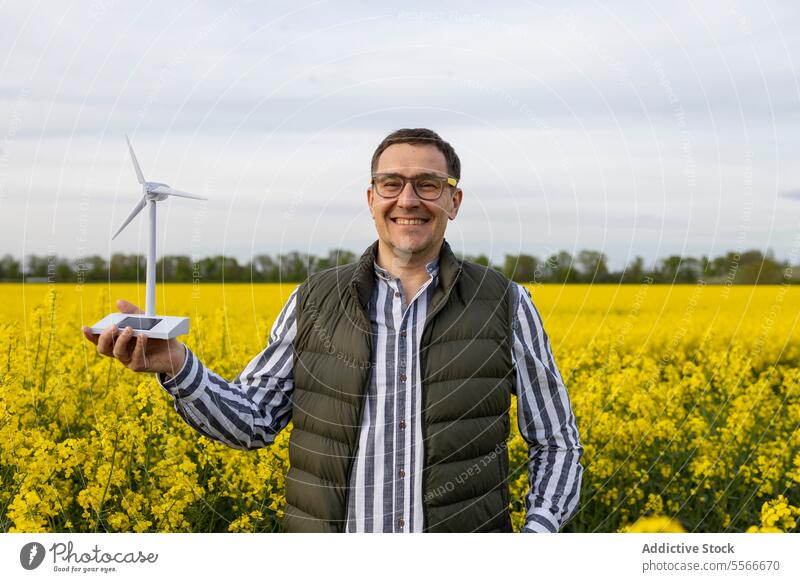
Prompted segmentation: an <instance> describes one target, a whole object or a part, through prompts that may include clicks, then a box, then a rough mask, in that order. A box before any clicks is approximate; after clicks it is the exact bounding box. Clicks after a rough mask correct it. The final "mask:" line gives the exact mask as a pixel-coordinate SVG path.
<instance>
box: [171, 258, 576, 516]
mask: <svg viewBox="0 0 800 582" xmlns="http://www.w3.org/2000/svg"><path fill="white" fill-rule="evenodd" d="M374 266H375V278H376V285H374V286H373V291H372V297H371V299H370V304H369V314H370V320H371V322H372V332H373V334H374V335H373V338H375V339H374V350H373V356H372V357H373V362H372V363H373V367H372V369H373V370H374V373H373V374H371V378H370V382H369V386H368V388H367V394H366V402H365V406H364V414H363V418H362V424H361V430H360V433H359V442H358V448H357V451H356V459H355V462H354V464H353V470H352V473H351V475H350V486H351V493H350V496H349V502H348V508H347V528H346V531H348V532H419V531H422V530H423V523H422V515H423V513H422V502H423V492H422V480H421V478H420V477H421V475H422V468H423V447H422V444H421V443H422V426H421V422H420V418H421V414H420V405H421V401H422V398H421V394H420V391H421V388H422V386H421V382H420V378H419V369H420V360H419V346H420V343H421V341H422V331H423V325H424V322H425V316H426V314H427V308H428V305H429V304H430V300H431V298H432V297H433V292H434V290H435V289H436V286H437V285H438V280H439V277H438V275H439V268H438V259H437V260H435V261H432V262H431V263H428V265H426V269H427V271H428V275H429V279H428V281H427V282H426V283H425V284H424V285H423V286H422V287H421V288H420V289H419V291H418V292H417V294H416V295H415V296H414V297H412V298H409V299H408V301H406V297H405V295H404V292H403V289H402V285H401V283H400V280H399V279H398V278H395V277H392V276H391V275H390V273H389V272H388V271H386V270H385V269H383V268H381V267H380V266H379V265H378V264H377V263H375V265H374ZM512 292H513V297H514V299H513V300H514V301H516V303H517V309H516V311H515V313H516V317H515V318H514V321H513V329H514V342H513V354H512V361H513V363H514V367H515V370H516V380H517V381H516V396H517V410H518V422H519V428H520V432H521V434H522V437H523V438H524V439H525V441H526V442H527V444H528V451H529V461H528V481H529V484H530V491H529V493H528V495H527V497H526V504H525V505H526V510H527V513H526V523H525V526H524V527H523V530H522V531H525V532H555V531H558V530H559V529H560V528H561V526H562V524H563V523H564V522H565V521H566V520H567V519H568V518H569V517H570V516H571V515H572V514H573V513H574V512H575V509H576V507H577V505H578V499H579V496H580V486H581V479H582V474H583V468H582V466H581V465H580V458H581V456H582V454H583V447H582V446H581V444H580V439H579V435H578V430H577V426H576V424H575V417H574V415H573V413H572V408H571V406H570V401H569V396H568V394H567V390H566V387H565V385H564V381H563V379H562V377H561V374H560V372H559V370H558V368H557V366H556V363H555V359H554V358H553V353H552V351H551V349H550V344H549V341H548V337H547V334H546V333H545V331H544V327H543V325H542V320H541V318H540V316H539V313H538V311H537V310H536V308H535V307H534V305H533V301H532V299H531V296H530V293H529V292H528V290H527V289H526V288H525V287H522V286H521V285H518V284H514V285H513V288H512ZM296 294H297V289H295V290H294V291H293V292H292V294H291V295H290V297H289V300H288V301H287V303H286V305H285V306H284V308H283V310H282V311H281V313H280V314H279V316H278V318H277V319H276V321H275V324H274V325H273V327H272V330H271V333H270V341H269V345H268V346H267V347H266V349H265V350H264V351H263V352H261V353H260V354H259V355H258V356H256V357H255V358H253V360H252V361H251V362H250V363H249V364H248V365H247V366H246V367H245V368H244V370H242V372H240V373H239V375H238V376H237V377H236V379H235V380H234V381H233V382H228V381H227V380H224V379H223V378H221V377H219V376H218V375H216V374H215V373H214V372H212V371H211V370H209V369H208V368H206V367H205V366H204V365H203V364H202V363H201V362H200V360H199V359H198V358H197V357H196V356H195V355H194V354H193V353H192V351H191V350H189V348H188V347H187V348H186V361H185V363H184V366H183V368H182V369H181V371H180V372H179V373H178V374H177V375H176V376H175V377H174V378H172V379H171V380H167V379H166V378H167V376H166V375H161V374H157V375H156V376H157V377H158V380H159V383H160V384H161V386H163V387H164V389H165V390H167V392H169V393H170V394H171V395H172V396H173V397H174V398H175V410H176V411H177V412H178V414H179V415H180V416H181V417H182V418H183V419H184V420H185V421H186V422H187V423H188V424H189V425H190V426H192V427H193V428H194V429H196V430H197V431H199V432H200V433H202V434H203V435H205V436H207V437H209V438H212V439H214V440H217V441H220V442H222V443H225V444H226V445H228V446H230V447H233V448H236V449H242V450H251V449H256V448H259V447H264V446H268V445H269V444H270V443H271V442H272V441H273V440H274V438H275V436H276V435H277V434H278V433H279V432H280V431H281V430H282V429H283V428H284V427H285V426H286V425H287V424H288V423H289V421H290V420H291V416H292V391H293V386H294V384H293V374H292V364H293V362H292V355H293V352H292V342H293V340H294V337H295V333H296V330H297V325H296V318H295V306H296ZM406 303H407V304H406ZM396 369H399V370H400V371H401V375H400V376H399V377H398V375H397V374H396V373H395V372H394V370H396ZM404 369H405V370H406V372H405V375H404V376H403V375H402V374H403V372H402V371H403V370H404ZM402 378H405V381H401V379H402Z"/></svg>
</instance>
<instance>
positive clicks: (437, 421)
mask: <svg viewBox="0 0 800 582" xmlns="http://www.w3.org/2000/svg"><path fill="white" fill-rule="evenodd" d="M505 412H506V414H508V410H506V411H505ZM479 418H498V419H499V418H501V416H500V413H498V414H483V415H481V416H459V417H458V418H452V419H450V420H435V421H433V422H431V423H430V424H431V425H434V424H444V423H452V422H456V421H459V420H477V419H479Z"/></svg>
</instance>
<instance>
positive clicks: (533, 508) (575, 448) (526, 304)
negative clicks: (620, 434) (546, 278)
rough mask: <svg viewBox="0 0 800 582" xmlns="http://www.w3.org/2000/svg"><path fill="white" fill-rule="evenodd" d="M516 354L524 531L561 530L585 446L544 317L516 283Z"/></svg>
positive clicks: (574, 496) (572, 504)
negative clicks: (524, 453) (524, 471)
mask: <svg viewBox="0 0 800 582" xmlns="http://www.w3.org/2000/svg"><path fill="white" fill-rule="evenodd" d="M514 287H515V293H514V295H515V296H516V298H517V309H516V312H515V314H516V315H515V317H514V318H513V328H514V347H513V355H512V359H513V361H514V367H515V369H516V375H517V389H516V390H517V413H518V421H519V429H520V433H521V434H522V437H523V438H524V439H525V441H526V442H527V444H528V482H529V485H530V491H529V493H528V495H527V497H526V499H525V509H526V518H525V525H524V527H523V528H522V530H521V531H522V532H525V533H533V532H551V533H554V532H557V531H558V530H559V529H561V526H562V525H563V524H564V522H565V521H566V520H567V519H569V517H570V516H571V515H572V514H573V513H574V512H575V509H576V507H577V505H578V499H579V497H580V489H581V480H582V476H583V467H582V466H581V464H580V459H581V456H582V455H583V447H582V446H581V444H580V438H579V435H578V428H577V425H576V423H575V416H574V415H573V412H572V407H571V405H570V400H569V395H568V394H567V389H566V386H565V385H564V380H563V378H562V377H561V373H560V372H559V370H558V367H557V366H556V362H555V359H554V358H553V352H552V350H551V348H550V342H549V340H548V337H547V334H546V333H545V331H544V325H543V323H542V319H541V317H540V316H539V312H538V310H537V309H536V307H535V306H534V305H533V299H532V298H531V295H530V292H529V291H528V289H527V288H526V287H523V286H522V285H519V284H516V283H515V284H514Z"/></svg>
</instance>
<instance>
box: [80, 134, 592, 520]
mask: <svg viewBox="0 0 800 582" xmlns="http://www.w3.org/2000/svg"><path fill="white" fill-rule="evenodd" d="M371 174H372V179H371V182H370V186H369V188H368V189H367V203H368V204H369V209H370V213H371V215H372V218H373V220H374V221H375V227H376V229H377V232H378V240H377V241H376V242H375V243H373V244H372V245H371V246H370V247H369V248H368V249H367V250H366V251H365V252H364V253H363V255H362V256H361V258H360V260H359V261H357V262H355V263H352V264H349V265H344V266H340V267H335V268H332V269H328V270H325V271H322V272H319V273H316V274H314V275H312V276H310V277H309V278H308V280H307V281H305V282H304V283H303V284H301V285H300V286H298V287H297V288H296V289H295V290H294V292H293V293H292V294H291V296H290V297H289V300H288V301H287V303H286V305H285V306H284V308H283V310H282V312H281V313H280V315H279V316H278V318H277V320H276V321H275V324H274V326H273V328H272V331H271V334H270V338H269V339H270V341H269V344H268V346H267V347H266V348H265V349H264V351H263V352H261V353H260V354H258V355H257V356H256V357H255V358H253V359H252V361H251V362H250V363H249V364H248V365H247V366H246V367H245V369H244V370H242V372H241V373H240V374H239V375H238V377H237V378H236V379H235V380H234V381H233V382H229V381H228V380H225V379H224V378H221V377H220V376H219V375H217V374H215V373H214V372H212V371H211V370H209V369H208V368H206V367H205V366H204V365H203V363H202V362H201V361H200V360H199V359H198V358H197V357H196V356H195V355H194V354H193V353H192V351H191V350H189V348H188V347H187V346H185V345H183V344H181V343H180V342H178V341H177V340H169V341H164V340H149V341H148V340H147V339H146V338H145V337H144V336H139V337H138V339H137V340H135V341H131V338H132V334H131V330H130V329H126V330H124V331H123V332H122V333H121V334H119V332H118V330H116V329H112V328H109V329H108V330H106V331H104V332H103V333H102V334H101V335H99V336H93V335H90V334H88V332H87V330H86V329H84V333H85V334H86V336H87V338H89V339H90V340H91V341H93V342H94V343H96V344H97V349H98V351H99V352H100V353H101V354H104V355H107V356H111V357H115V358H117V359H119V360H120V361H121V362H122V363H123V364H124V365H125V366H127V367H128V368H130V369H132V370H135V371H141V372H156V373H157V377H158V381H159V382H160V384H161V386H163V388H164V389H165V390H166V391H167V392H168V393H169V394H170V395H172V397H173V398H174V404H175V409H176V411H177V412H178V414H180V415H181V417H182V418H183V419H184V420H185V421H186V422H187V423H188V424H190V425H191V426H192V427H194V428H195V429H196V430H197V431H199V432H200V433H202V434H204V435H206V436H208V437H210V438H212V439H215V440H218V441H220V442H223V443H225V444H227V445H229V446H231V447H234V448H237V449H243V450H252V449H257V448H259V447H264V446H269V444H270V443H272V442H273V440H274V439H275V436H276V435H277V434H278V432H280V431H281V430H282V429H283V428H284V427H286V425H287V424H288V423H289V421H290V420H291V421H292V423H293V429H292V433H291V436H290V439H289V461H290V469H289V472H288V474H287V476H286V512H285V519H284V529H285V530H286V531H296V532H342V531H347V532H423V531H425V532H510V531H512V528H511V519H510V514H509V501H510V500H509V488H508V476H509V470H512V471H514V470H516V469H517V467H509V459H508V451H507V442H508V438H509V432H510V422H511V420H510V417H509V407H510V404H511V398H512V396H515V397H516V398H517V410H518V418H517V422H518V423H519V428H520V432H521V434H522V436H523V438H524V439H525V440H526V442H527V443H528V449H529V459H528V464H527V471H528V481H529V486H530V489H529V492H528V494H527V497H526V508H527V513H526V523H525V526H524V527H523V528H522V531H524V532H556V531H558V530H559V529H560V528H561V526H562V525H563V523H564V522H565V521H566V520H567V519H568V518H569V517H570V516H571V515H572V514H573V513H574V512H575V508H576V507H577V504H578V499H579V495H580V485H581V477H582V471H583V469H582V467H581V465H580V458H581V456H582V453H583V447H582V446H581V444H580V439H579V435H578V430H577V426H576V423H575V417H574V415H573V412H572V409H571V406H570V401H569V396H568V394H567V390H566V387H565V385H564V381H563V378H562V377H561V374H560V372H559V370H558V368H557V366H556V363H555V359H554V357H553V353H552V350H551V348H550V343H549V340H548V337H547V334H546V333H545V331H544V328H543V324H542V319H541V317H540V316H539V313H538V311H537V310H536V308H535V307H534V305H533V302H532V299H531V296H530V293H529V292H528V291H527V289H526V288H525V287H522V286H521V285H518V284H516V283H513V282H511V281H509V280H508V279H506V278H505V277H504V276H503V275H501V274H500V273H498V272H497V271H494V270H492V269H488V268H486V267H483V266H481V265H477V264H475V263H471V262H469V261H465V260H460V259H458V258H456V256H455V255H454V254H453V252H452V250H451V249H450V246H449V244H448V243H447V242H446V241H445V240H444V234H445V229H446V228H447V223H448V221H449V220H455V218H456V216H457V215H458V211H459V208H460V207H461V201H462V198H463V192H462V190H461V189H460V188H458V181H459V179H460V177H461V163H460V161H459V158H458V156H457V155H456V153H455V151H454V150H453V148H452V146H450V144H448V143H447V142H445V141H444V140H442V138H441V137H439V135H437V134H436V133H435V132H433V131H431V130H428V129H401V130H398V131H395V132H393V133H392V134H390V135H389V136H387V137H386V138H385V139H384V140H383V141H382V142H381V144H380V145H379V146H378V148H377V149H376V151H375V153H374V155H373V157H372V164H371ZM118 305H119V307H120V309H121V310H122V311H125V312H130V313H137V312H140V310H138V308H136V307H135V306H133V305H131V304H130V303H127V302H124V301H120V302H119V303H118Z"/></svg>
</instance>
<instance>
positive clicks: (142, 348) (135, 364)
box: [128, 334, 147, 372]
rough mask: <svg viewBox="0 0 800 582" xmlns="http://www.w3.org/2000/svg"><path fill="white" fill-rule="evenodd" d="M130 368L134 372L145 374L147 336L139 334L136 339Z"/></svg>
mask: <svg viewBox="0 0 800 582" xmlns="http://www.w3.org/2000/svg"><path fill="white" fill-rule="evenodd" d="M128 367H129V368H130V369H131V370H133V371H134V372H144V371H145V370H147V336H146V335H144V334H139V336H138V337H137V338H136V345H135V346H134V348H133V354H131V361H130V364H129V365H128Z"/></svg>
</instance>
